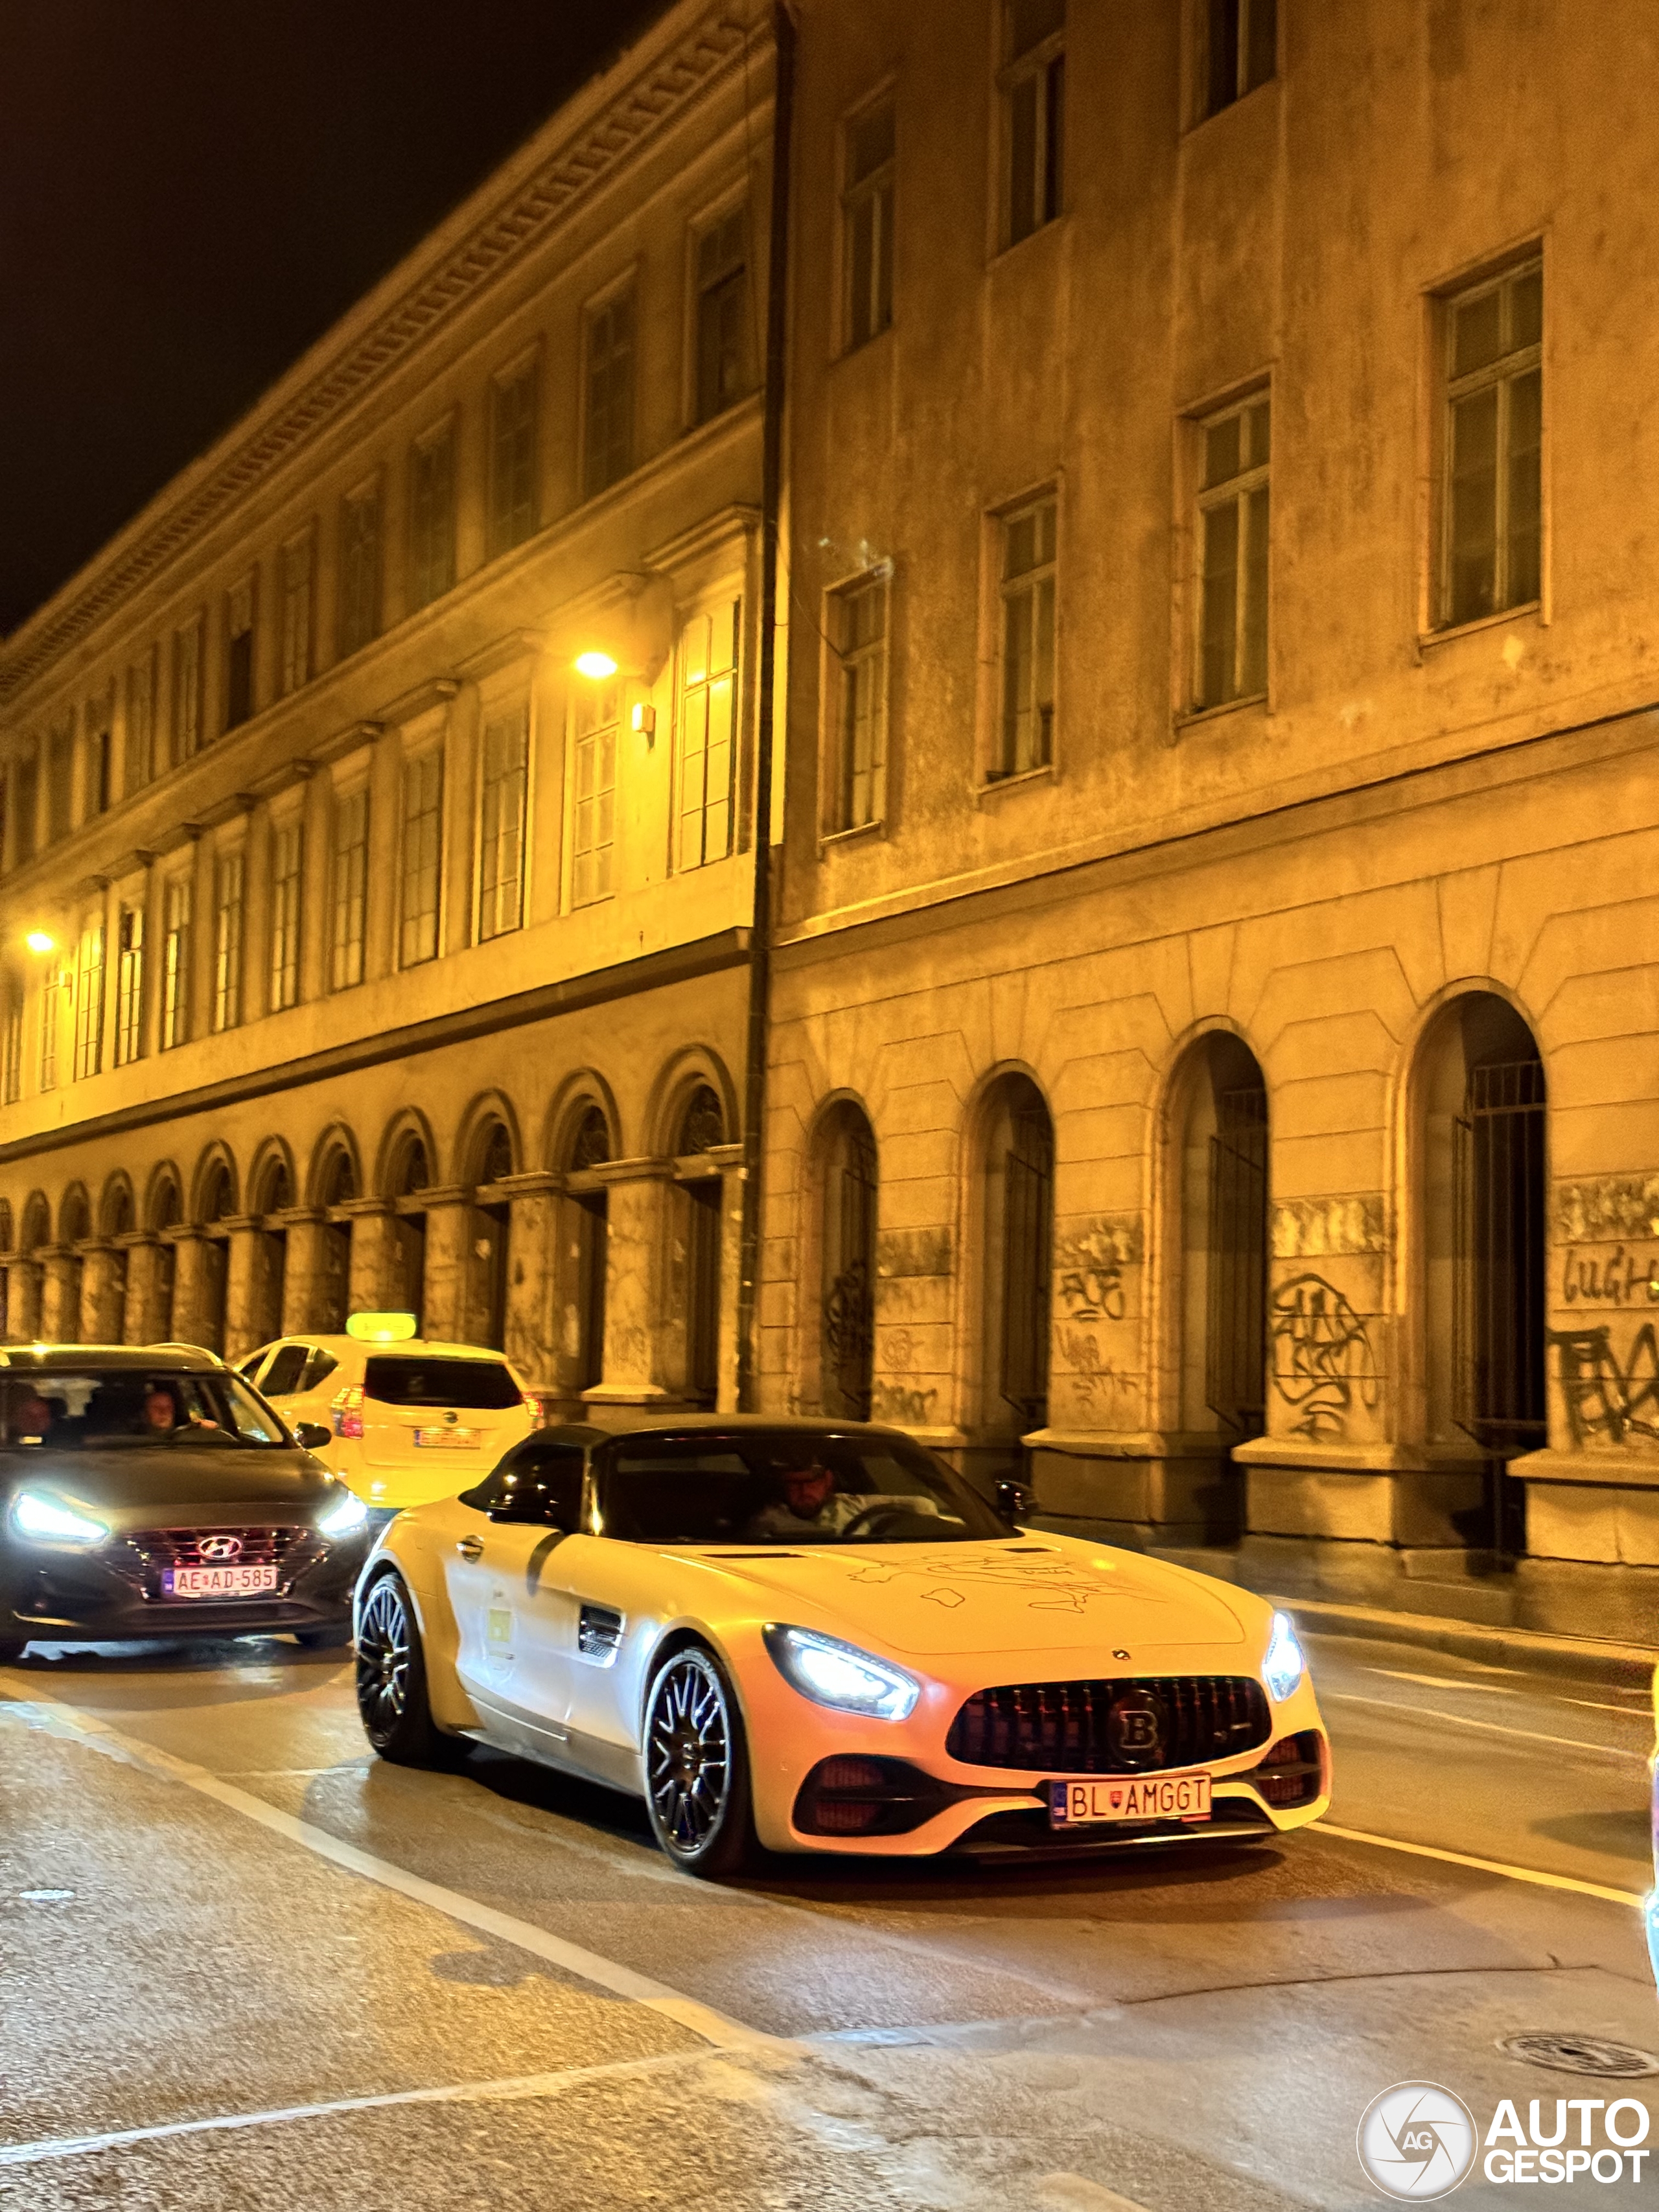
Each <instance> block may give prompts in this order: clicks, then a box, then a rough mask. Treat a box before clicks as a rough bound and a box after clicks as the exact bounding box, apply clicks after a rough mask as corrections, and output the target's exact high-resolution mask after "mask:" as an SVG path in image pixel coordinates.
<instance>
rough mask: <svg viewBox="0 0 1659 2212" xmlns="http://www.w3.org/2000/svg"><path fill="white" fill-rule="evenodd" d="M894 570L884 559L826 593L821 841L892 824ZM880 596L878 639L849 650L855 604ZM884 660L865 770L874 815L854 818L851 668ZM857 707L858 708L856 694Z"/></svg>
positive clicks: (876, 689)
mask: <svg viewBox="0 0 1659 2212" xmlns="http://www.w3.org/2000/svg"><path fill="white" fill-rule="evenodd" d="M894 576H895V571H894V567H893V563H892V562H890V561H880V562H875V563H873V564H872V566H871V567H870V568H863V569H860V571H859V572H858V573H857V574H855V575H852V576H847V577H843V578H842V580H841V581H840V582H839V583H837V584H833V585H831V586H829V589H828V590H827V591H826V592H825V593H824V622H823V648H824V649H823V702H824V741H823V749H822V755H821V757H822V758H823V762H824V767H825V776H824V792H823V809H822V814H821V819H822V822H823V829H822V830H821V832H820V838H821V841H822V842H829V841H831V840H834V839H837V838H842V837H855V836H862V835H864V834H865V833H866V832H868V831H871V830H880V829H884V828H885V826H886V822H887V796H888V770H889V766H890V753H891V733H892V684H893V604H894V592H893V584H894ZM872 592H878V593H879V594H880V601H881V617H882V626H881V630H880V634H879V635H878V636H877V637H874V638H871V639H866V640H865V641H863V642H862V643H860V644H858V645H855V646H853V647H848V644H847V643H846V638H847V621H848V614H849V612H850V611H851V609H852V608H853V606H854V604H855V603H856V602H857V601H858V600H859V599H861V598H863V597H864V596H865V595H866V593H872ZM878 661H879V664H880V666H879V672H878V675H877V676H876V677H875V678H874V679H873V682H872V698H873V702H874V704H873V712H872V720H873V722H874V723H875V725H876V728H877V737H876V741H875V743H874V744H873V745H872V749H871V758H870V761H869V763H868V766H867V769H866V774H867V775H868V777H869V779H870V793H871V795H870V807H869V811H868V812H867V813H866V815H865V816H863V817H862V818H860V819H857V820H855V819H854V818H853V812H852V806H851V799H850V790H849V785H850V782H851V781H852V779H853V777H854V775H856V773H857V771H856V770H854V769H852V768H851V766H850V763H851V759H852V753H851V750H850V747H849V742H848V738H849V732H848V706H849V682H848V671H849V667H854V668H868V667H870V666H872V665H874V664H875V663H876V662H878ZM852 703H853V704H854V708H855V707H856V691H855V690H854V691H853V695H852Z"/></svg>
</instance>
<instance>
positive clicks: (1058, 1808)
mask: <svg viewBox="0 0 1659 2212" xmlns="http://www.w3.org/2000/svg"><path fill="white" fill-rule="evenodd" d="M1209 1817H1210V1778H1209V1776H1208V1775H1207V1774H1174V1775H1159V1774H1125V1775H1121V1776H1118V1775H1114V1776H1112V1777H1110V1778H1106V1777H1100V1778H1096V1777H1094V1776H1091V1777H1090V1778H1088V1779H1087V1780H1085V1781H1083V1782H1051V1783H1050V1784H1048V1820H1049V1825H1050V1826H1053V1827H1056V1828H1086V1827H1094V1826H1100V1825H1101V1824H1103V1823H1104V1822H1108V1821H1112V1820H1208V1819H1209Z"/></svg>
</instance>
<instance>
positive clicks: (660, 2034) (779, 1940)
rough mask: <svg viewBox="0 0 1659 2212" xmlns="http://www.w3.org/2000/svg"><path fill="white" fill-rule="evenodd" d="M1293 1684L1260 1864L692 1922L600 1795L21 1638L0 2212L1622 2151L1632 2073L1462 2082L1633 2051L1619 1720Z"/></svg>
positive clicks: (1569, 1685)
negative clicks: (1458, 2130)
mask: <svg viewBox="0 0 1659 2212" xmlns="http://www.w3.org/2000/svg"><path fill="white" fill-rule="evenodd" d="M1313 1648H1314V1651H1315V1663H1316V1678H1317V1680H1318V1681H1319V1685H1320V1689H1321V1692H1322V1698H1323V1699H1324V1702H1325V1711H1326V1715H1327V1718H1328V1721H1329V1723H1330V1724H1331V1727H1332V1730H1333V1734H1334V1738H1335V1741H1336V1746H1337V1757H1338V1783H1337V1793H1336V1801H1335V1804H1334V1808H1333V1811H1332V1814H1331V1817H1330V1825H1329V1826H1322V1827H1321V1828H1318V1829H1316V1830H1312V1831H1307V1832H1304V1833H1303V1834H1301V1835H1299V1836H1296V1837H1293V1838H1290V1839H1288V1841H1287V1842H1286V1843H1285V1844H1283V1845H1277V1846H1273V1847H1271V1848H1268V1849H1263V1850H1248V1851H1243V1852H1237V1853H1232V1854H1225V1853H1223V1852H1221V1851H1219V1850H1217V1851H1214V1852H1211V1851H1208V1850H1205V1851H1204V1852H1202V1853H1200V1852H1199V1851H1197V1850H1194V1851H1190V1852H1188V1853H1187V1854H1185V1855H1179V1854H1177V1855H1173V1856H1165V1857H1157V1856H1154V1855H1151V1854H1133V1855H1129V1854H1126V1855H1123V1856H1120V1857H1108V1858H1099V1859H1096V1860H1093V1861H1092V1862H1090V1863H1077V1864H1068V1865H1065V1866H1062V1867H1055V1866H1054V1865H1052V1864H1048V1865H1018V1866H1013V1867H1009V1866H1007V1865H1006V1864H1000V1865H996V1866H975V1865H974V1864H973V1863H955V1862H953V1863H949V1864H946V1865H942V1866H940V1865H929V1864H927V1863H920V1864H890V1865H888V1866H885V1867H872V1866H871V1865H870V1864H869V1863H859V1864H850V1863H836V1862H830V1861H824V1860H800V1861H779V1862H775V1863H773V1864H772V1866H770V1867H769V1869H767V1871H766V1872H765V1874H764V1875H762V1876H761V1877H759V1878H757V1879H754V1880H751V1881H747V1882H745V1883H744V1885H743V1886H741V1887H709V1886H708V1885H705V1884H700V1883H696V1882H693V1881H689V1880H686V1879H684V1878H682V1877H680V1876H679V1875H676V1874H675V1873H673V1872H672V1871H671V1869H669V1868H668V1867H667V1866H666V1865H665V1863H664V1862H663V1861H662V1859H661V1858H660V1857H659V1855H658V1854H657V1852H656V1851H655V1850H654V1849H653V1846H652V1844H651V1841H650V1838H649V1834H648V1832H647V1829H646V1826H645V1821H644V1817H643V1814H642V1812H641V1811H640V1810H639V1809H638V1808H635V1807H634V1806H633V1805H631V1804H630V1803H629V1802H627V1801H625V1800H623V1799H620V1798H617V1797H614V1796H609V1795H607V1794H606V1793H604V1792H602V1791H598V1790H586V1789H584V1788H582V1787H580V1786H579V1785H576V1784H569V1783H567V1782H564V1781H562V1780H561V1779H560V1778H557V1777H556V1776H553V1775H550V1774H548V1773H545V1772H543V1771H538V1770H537V1769H535V1768H532V1767H529V1766H526V1765H519V1764H517V1763H515V1762H513V1761H511V1760H508V1759H501V1758H497V1757H495V1756H494V1755H493V1754H489V1753H483V1752H475V1753H473V1754H472V1755H471V1757H470V1758H469V1759H468V1760H467V1761H466V1763H465V1766H464V1768H463V1769H462V1771H459V1772H458V1773H454V1774H443V1775H435V1774H421V1773H412V1772H409V1771H403V1770H399V1769H397V1768H393V1767H389V1766H386V1765H381V1764H380V1763H379V1762H378V1761H376V1760H374V1759H372V1758H371V1757H370V1756H369V1755H368V1752H367V1747H366V1746H365V1745H364V1742H363V1740H362V1736H361V1735H360V1733H359V1731H358V1727H357V1723H356V1712H355V1709H354V1706H353V1704H352V1700H351V1695H350V1674H349V1665H348V1664H346V1663H343V1655H337V1654H323V1653H304V1652H301V1651H300V1650H298V1649H297V1648H296V1647H295V1646H293V1645H290V1644H285V1643H283V1642H282V1641H280V1640H276V1639H272V1640H270V1641H262V1642H249V1643H244V1644H228V1643H227V1644H218V1645H215V1646H212V1647H209V1648H198V1649H195V1650H187V1649H185V1648H184V1647H173V1648H170V1649H167V1650H156V1651H152V1652H149V1653H143V1652H140V1651H138V1650H137V1649H136V1648H135V1647H131V1646H128V1647H106V1648H105V1649H103V1650H99V1651H96V1652H87V1651H76V1652H52V1651H49V1650H48V1651H44V1652H43V1651H39V1650H37V1651H36V1652H35V1653H33V1654H32V1655H31V1656H30V1657H29V1658H28V1659H27V1660H26V1661H25V1662H22V1663H21V1665H19V1666H16V1667H14V1668H5V1669H0V2102H3V2118H0V2146H4V2148H0V2206H3V2207H4V2208H5V2212H37V2208H38V2212H46V2208H51V2212H89V2208H94V2207H97V2208H102V2207H106V2206H111V2207H116V2206H118V2207H120V2208H123V2212H125V2208H129V2207H131V2208H142V2212H149V2208H152V2207H154V2208H155V2212H255V2208H258V2212H266V2208H271V2212H275V2208H278V2207H280V2208H283V2212H382V2208H384V2212H427V2208H433V2212H436V2208H440V2207H441V2208H443V2212H471V2208H474V2207H477V2208H479V2212H484V2208H488V2209H489V2212H521V2208H522V2209H523V2212H528V2209H529V2208H536V2212H542V2208H561V2212H562V2208H563V2207H566V2206H569V2207H573V2208H574V2207H578V2206H580V2207H581V2208H583V2212H611V2208H617V2212H634V2208H636V2207H638V2208H647V2207H648V2208H653V2212H655V2208H662V2207H667V2206H679V2205H684V2206H693V2205H695V2206H697V2207H700V2208H702V2207H708V2208H714V2212H750V2209H751V2208H753V2212H784V2208H789V2209H790V2212H793V2208H796V2207H799V2208H802V2212H806V2208H811V2212H840V2208H842V2207H845V2208H848V2212H853V2208H858V2212H866V2208H872V2207H889V2206H891V2207H896V2208H904V2212H909V2208H917V2212H922V2208H927V2212H932V2208H936V2207H937V2208H950V2212H957V2208H960V2209H961V2212H981V2208H985V2212H989V2208H992V2207H995V2208H998V2212H1001V2208H1005V2207H1007V2206H1011V2205H1018V2206H1030V2207H1031V2208H1033V2212H1113V2208H1115V2207H1121V2206H1123V2205H1125V2204H1127V2205H1129V2206H1131V2207H1144V2208H1146V2212H1268V2208H1273V2207H1283V2206H1289V2205H1297V2206H1303V2205H1317V2206H1321V2207H1346V2206H1351V2205H1352V2206H1358V2205H1362V2204H1376V2203H1378V2202H1379V2201H1381V2200H1380V2199H1379V2197H1377V2195H1376V2193H1375V2192H1374V2191H1372V2190H1371V2189H1370V2186H1369V2185H1367V2183H1366V2182H1365V2180H1364V2177H1363V2176H1362V2174H1361V2172H1360V2171H1359V2168H1358V2164H1357V2161H1356V2159H1355V2154H1354V2130H1355V2127H1356V2124H1357V2122H1358V2118H1359V2116H1360V2113H1361V2112H1362V2111H1363V2110H1364V2106H1366V2104H1367V2103H1368V2102H1369V2101H1370V2099H1371V2098H1372V2097H1374V2096H1375V2095H1376V2093H1378V2092H1379V2091H1380V2090H1382V2089H1383V2088H1384V2087H1387V2086H1388V2085H1389V2084H1390V2083H1392V2082H1395V2081H1437V2082H1440V2083H1443V2084H1444V2085H1445V2086H1447V2087H1450V2088H1452V2089H1454V2090H1455V2091H1456V2092H1457V2093H1459V2094H1460V2095H1461V2096H1462V2097H1463V2098H1464V2099H1465V2100H1466V2101H1467V2102H1468V2105H1469V2106H1471V2108H1472V2110H1473V2111H1474V2113H1475V2115H1476V2117H1477V2120H1478V2122H1479V2124H1480V2125H1481V2126H1482V2127H1483V2128H1484V2127H1485V2126H1486V2123H1487V2120H1488V2118H1490V2116H1491V2115H1492V2112H1494V2110H1495V2108H1496V2107H1497V2105H1498V2100H1500V2099H1502V2098H1504V2097H1508V2098H1510V2099H1512V2100H1516V2104H1517V2107H1518V2109H1519V2110H1520V2111H1521V2112H1522V2113H1524V2112H1526V2110H1527V2107H1528V2100H1531V2099H1534V2098H1537V2099H1540V2100H1542V2104H1543V2109H1544V2114H1545V2118H1544V2122H1543V2124H1544V2126H1545V2127H1546V2129H1547V2128H1548V2126H1549V2124H1550V2116H1551V2115H1552V2114H1553V2111H1554V2103H1553V2100H1555V2099H1557V2098H1573V2097H1584V2096H1589V2097H1598V2096H1599V2097H1601V2098H1604V2099H1607V2100H1611V2099H1613V2098H1615V2097H1619V2096H1625V2095H1633V2096H1635V2097H1636V2098H1637V2099H1638V2101H1639V2102H1641V2103H1644V2104H1645V2105H1646V2106H1649V2107H1650V2108H1651V2109H1652V2110H1653V2111H1654V2112H1656V2114H1659V2075H1656V2077H1655V2078H1654V2079H1652V2080H1651V2081H1650V2080H1644V2079H1637V2080H1632V2081H1617V2082H1614V2083H1612V2084H1610V2083H1609V2082H1608V2081H1606V2080H1597V2079H1590V2080H1585V2079H1583V2078H1579V2077H1574V2076H1571V2075H1565V2074H1562V2073H1559V2072H1553V2071H1547V2070H1544V2069H1541V2068H1539V2067H1537V2066H1535V2065H1532V2064H1528V2063H1523V2062H1522V2061H1521V2060H1519V2059H1517V2058H1515V2057H1510V2056H1508V2055H1506V2054H1504V2052H1502V2051H1499V2050H1498V2043H1499V2041H1500V2039H1504V2038H1505V2037H1508V2036H1510V2035H1514V2034H1516V2033H1524V2032H1529V2031H1530V2032H1541V2033H1559V2034H1564V2035H1567V2036H1571V2037H1580V2038H1582V2037H1595V2038H1601V2039H1612V2040H1614V2041H1616V2042H1619V2043H1621V2044H1626V2045H1632V2046H1635V2047H1636V2048H1638V2049H1640V2050H1645V2051H1659V2004H1656V1997H1655V1992H1654V1988H1653V1984H1652V1979H1651V1977H1650V1972H1649V1969H1648V1966H1647V1961H1646V1954H1645V1952H1644V1947H1643V1942H1642V1936H1641V1923H1640V1917H1639V1914H1638V1911H1637V1909H1636V1905H1635V1902H1634V1900H1635V1899H1637V1898H1638V1896H1639V1895H1640V1893H1643V1892H1644V1891H1645V1889H1646V1888H1647V1887H1648V1886H1649V1881H1650V1874H1649V1868H1648V1857H1647V1814H1646V1809H1645V1804H1646V1790H1647V1773H1646V1756H1647V1752H1648V1748H1649V1742H1650V1734H1651V1724H1650V1719H1649V1717H1648V1712H1647V1705H1646V1700H1645V1699H1644V1697H1643V1696H1641V1695H1639V1694H1637V1693H1634V1692H1631V1693H1626V1692H1619V1691H1612V1690H1606V1689H1601V1688H1598V1687H1595V1686H1587V1685H1585V1684H1583V1683H1582V1682H1579V1681H1577V1680H1565V1679H1564V1680H1554V1679H1551V1678H1549V1677H1547V1676H1544V1675H1540V1674H1530V1673H1528V1672H1524V1671H1521V1670H1518V1669H1504V1668H1482V1667H1478V1666H1474V1665H1472V1664H1470V1663H1468V1662H1460V1661H1457V1660H1453V1659H1449V1658H1444V1657H1442V1656H1439V1655H1437V1654H1434V1653H1425V1652H1424V1651H1422V1650H1413V1649H1409V1648H1407V1647H1404V1646H1399V1645H1393V1644H1366V1643H1362V1642H1360V1641H1358V1640H1356V1639H1352V1638H1327V1639H1315V1640H1314V1647H1313ZM1402 1844H1403V1845H1416V1846H1419V1847H1421V1849H1420V1850H1405V1849H1401V1848H1399V1846H1401V1845H1402ZM1441 1855H1447V1856H1441ZM1460 1860H1468V1861H1474V1862H1478V1863H1474V1864H1468V1863H1459V1862H1460ZM1528 1874H1530V1875H1534V1876H1539V1875H1541V1876H1544V1877H1547V1878H1548V1879H1547V1881H1537V1880H1530V1881H1529V1880H1525V1879H1522V1878H1521V1877H1522V1875H1528ZM1631 2124H1632V2122H1631V2118H1630V2116H1629V2115H1628V2114H1627V2115H1626V2119H1625V2122H1624V2125H1625V2127H1626V2131H1627V2132H1628V2130H1629V2128H1630V2126H1631ZM1595 2140H1596V2141H1597V2142H1600V2141H1601V2137H1599V2136H1598V2137H1596V2138H1595ZM1655 2187H1659V2184H1656V2183H1655V2182H1654V2181H1653V2179H1652V2177H1651V2176H1650V2175H1649V2174H1647V2173H1646V2172H1644V2178H1643V2180H1642V2182H1641V2183H1640V2184H1639V2185H1633V2184H1632V2182H1631V2181H1630V2179H1628V2174H1627V2172H1626V2175H1625V2176H1624V2177H1623V2178H1621V2179H1620V2180H1619V2181H1618V2182H1617V2183H1611V2184H1609V2183H1597V2182H1595V2181H1594V2180H1592V2179H1589V2177H1584V2178H1582V2179H1577V2181H1575V2182H1572V2183H1569V2184H1566V2185H1561V2186H1557V2187H1553V2188H1552V2189H1551V2190H1550V2191H1549V2194H1548V2197H1547V2200H1546V2201H1547V2203H1549V2204H1550V2205H1551V2206H1571V2205H1577V2204H1580V2203H1583V2204H1595V2205H1597V2206H1600V2207H1609V2206H1612V2207H1621V2206H1623V2205H1626V2204H1632V2205H1633V2204H1635V2203H1638V2202H1640V2201H1641V2200H1642V2198H1643V2197H1644V2192H1649V2191H1651V2190H1652V2189H1653V2188H1655ZM1514 2196H1515V2190H1514V2187H1513V2186H1512V2185H1511V2186H1503V2185H1498V2184H1493V2183H1488V2182H1486V2181H1484V2180H1482V2179H1480V2175H1479V2172H1478V2171H1477V2173H1476V2174H1475V2175H1474V2176H1472V2177H1471V2179H1470V2180H1469V2181H1468V2183H1467V2184H1466V2185H1464V2187H1463V2188H1462V2190H1461V2191H1459V2193H1458V2198H1457V2202H1458V2204H1459V2206H1460V2208H1461V2207H1464V2206H1474V2205H1497V2204H1498V2203H1505V2202H1509V2201H1510V2200H1512V2199H1513V2198H1514ZM1520 2201H1521V2202H1522V2203H1528V2202H1529V2201H1530V2200H1529V2199H1528V2198H1526V2197H1522V2199H1521V2200H1520Z"/></svg>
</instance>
